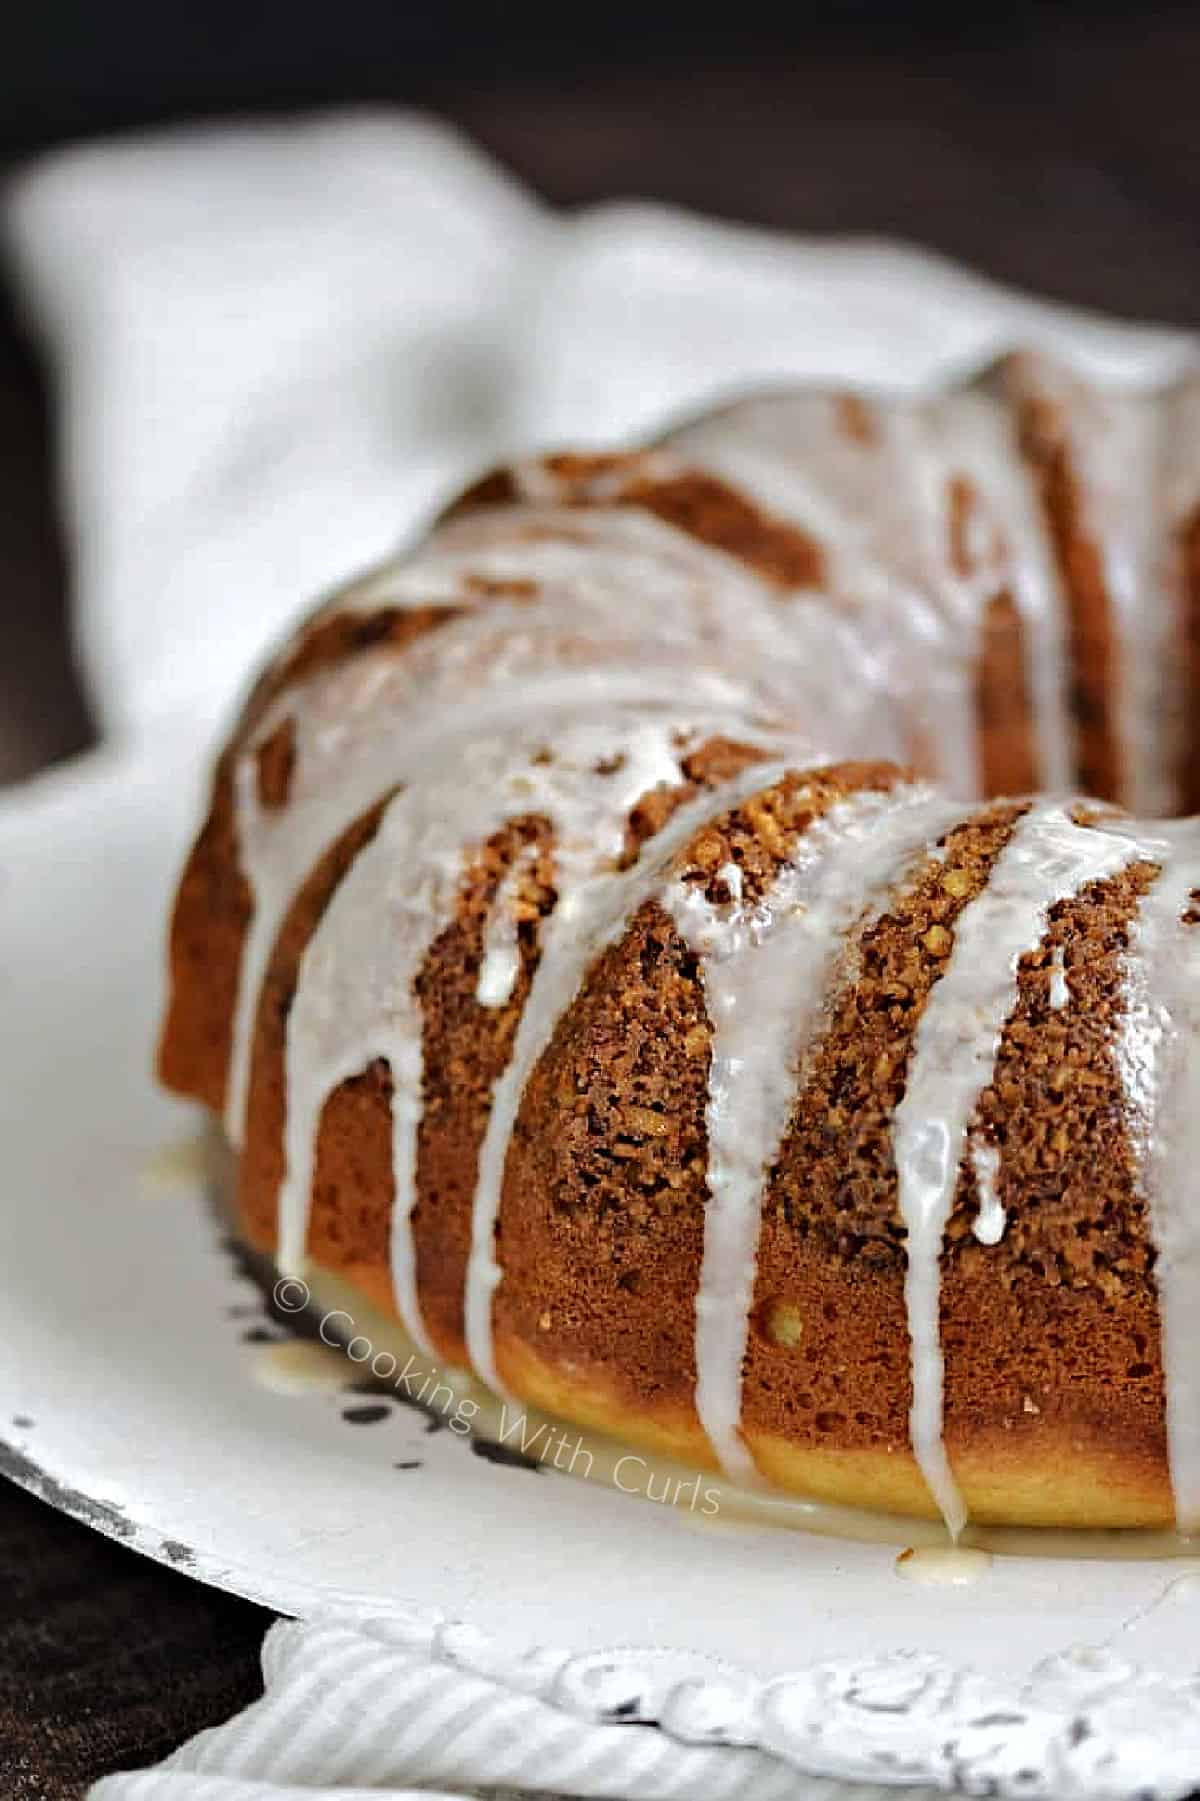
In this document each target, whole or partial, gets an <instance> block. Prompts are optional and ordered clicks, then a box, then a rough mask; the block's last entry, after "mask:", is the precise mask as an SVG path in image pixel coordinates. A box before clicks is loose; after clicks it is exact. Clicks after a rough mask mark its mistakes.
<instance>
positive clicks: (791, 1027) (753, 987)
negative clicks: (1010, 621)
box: [662, 786, 962, 1482]
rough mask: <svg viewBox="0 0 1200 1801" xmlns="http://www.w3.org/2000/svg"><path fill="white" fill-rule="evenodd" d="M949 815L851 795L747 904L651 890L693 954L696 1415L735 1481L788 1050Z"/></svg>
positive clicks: (804, 1034)
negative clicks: (701, 1025)
mask: <svg viewBox="0 0 1200 1801" xmlns="http://www.w3.org/2000/svg"><path fill="white" fill-rule="evenodd" d="M961 817H962V810H961V808H957V807H954V806H952V805H949V804H948V803H947V802H946V801H945V800H943V799H941V798H940V797H938V796H935V795H933V794H932V792H931V790H930V789H929V788H927V787H924V786H915V787H910V788H907V789H901V790H899V791H893V792H892V793H890V794H879V793H871V792H864V793H859V794H856V795H854V796H852V797H850V798H848V799H846V800H844V801H841V802H838V803H836V804H835V805H834V806H833V807H832V808H831V809H830V810H829V812H828V813H826V814H825V815H824V816H822V817H820V818H817V819H816V820H814V821H813V823H812V824H811V825H810V826H809V827H808V829H807V831H806V832H805V833H804V835H803V837H802V838H801V839H800V842H799V844H798V845H797V847H796V849H795V850H794V852H793V853H792V856H791V857H790V859H789V860H788V862H787V863H786V864H784V866H783V868H782V869H781V870H780V871H779V873H778V874H777V875H776V877H775V879H774V881H773V882H772V884H771V886H770V887H769V888H768V889H767V890H766V892H765V893H764V894H763V895H762V897H761V899H759V900H758V901H756V902H753V903H748V904H745V905H743V904H741V903H740V901H735V902H732V903H729V904H721V903H717V904H713V903H711V902H710V901H709V900H708V899H707V897H706V895H705V892H704V889H703V887H702V886H696V885H694V884H692V883H689V882H686V881H684V880H682V879H680V878H676V879H675V880H674V881H672V882H671V883H669V884H668V886H667V888H666V890H665V892H664V893H663V895H662V904H663V905H664V907H665V909H666V911H667V912H668V913H669V914H670V916H671V918H672V919H673V921H674V923H675V926H676V928H677V930H678V931H679V934H680V936H681V937H682V939H683V941H684V943H685V944H687V945H688V947H689V949H691V950H692V951H694V952H695V953H696V955H697V956H698V957H699V958H700V960H701V972H702V978H703V982H704V989H705V996H706V1000H707V1006H708V1014H709V1019H710V1022H711V1025H712V1034H713V1036H712V1046H711V1060H710V1066H709V1079H708V1101H707V1106H706V1111H705V1118H706V1125H707V1137H708V1202H707V1205H706V1207H705V1216H704V1250H703V1255H702V1259H701V1268H700V1282H699V1287H698V1291H697V1295H696V1411H697V1413H698V1415H699V1418H700V1423H701V1425H702V1426H703V1427H704V1430H705V1432H706V1433H707V1435H708V1439H709V1442H710V1444H711V1445H712V1447H713V1450H714V1452H715V1453H716V1455H717V1458H718V1460H719V1461H720V1464H721V1467H722V1469H723V1470H724V1471H725V1473H726V1474H727V1475H729V1476H731V1477H734V1478H735V1479H737V1480H738V1481H742V1482H747V1481H753V1480H754V1479H755V1475H756V1472H755V1467H754V1462H753V1459H752V1457H751V1455H750V1453H749V1451H748V1449H747V1447H746V1444H745V1441H744V1439H743V1438H742V1435H741V1432H740V1429H739V1422H740V1419H741V1411H742V1366H743V1363H744V1360H745V1353H746V1342H747V1336H748V1330H749V1317H750V1309H751V1306H752V1304H753V1298H754V1277H755V1265H756V1259H757V1253H758V1239H759V1230H760V1220H761V1212H762V1199H763V1189H764V1184H765V1181H766V1175H767V1170H768V1167H769V1165H770V1163H771V1162H772V1160H773V1159H774V1157H775V1156H776V1154H777V1153H778V1150H779V1146H780V1142H781V1140H782V1138H783V1135H784V1132H785V1129H786V1127H787V1122H788V1118H789V1115H790V1112H791V1108H792V1106H793V1104H794V1101H795V1095H796V1079H797V1070H798V1066H799V1063H800V1059H801V1057H802V1055H803V1052H804V1049H805V1045H806V1042H807V1041H808V1038H809V1035H810V1034H811V1033H812V1032H813V1030H814V1029H815V1026H816V1023H817V1019H818V1016H819V1008H820V1003H821V1001H822V999H823V997H824V995H825V992H826V989H827V987H828V984H829V981H830V978H831V976H832V974H833V971H834V968H835V965H836V963H837V961H838V958H839V956H840V954H841V952H842V949H843V940H844V934H845V932H846V930H847V929H848V928H849V927H850V926H851V925H853V924H854V922H855V921H856V920H857V919H858V918H859V917H860V916H861V915H862V914H863V913H864V911H865V910H866V909H868V908H870V906H871V905H872V904H873V902H874V901H876V900H877V898H878V897H879V895H880V893H881V892H886V891H887V889H888V888H889V887H890V885H891V884H892V883H893V882H894V881H895V880H896V879H897V877H898V876H899V875H900V874H901V873H902V872H903V871H904V869H905V868H906V867H907V865H908V864H909V863H910V862H911V860H912V859H913V858H914V857H915V856H917V855H919V854H920V853H922V852H926V851H927V850H928V849H929V847H930V846H931V844H932V843H934V842H935V841H936V839H937V838H938V836H939V835H940V834H941V833H942V832H944V831H945V830H947V829H948V827H949V826H950V825H951V824H952V823H954V821H955V820H957V819H960V818H961Z"/></svg>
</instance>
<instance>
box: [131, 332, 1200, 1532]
mask: <svg viewBox="0 0 1200 1801" xmlns="http://www.w3.org/2000/svg"><path fill="white" fill-rule="evenodd" d="M1198 751H1200V377H1196V378H1191V377H1188V378H1185V379H1183V380H1181V381H1179V382H1178V383H1177V384H1176V385H1175V386H1173V387H1171V388H1169V389H1166V390H1162V391H1158V392H1155V393H1153V394H1141V393H1139V394H1129V393H1103V392H1098V391H1096V390H1095V389H1094V388H1093V387H1091V386H1090V385H1088V384H1087V383H1086V382H1084V381H1083V380H1082V379H1080V378H1079V377H1077V376H1076V375H1074V374H1072V373H1071V372H1069V371H1067V370H1065V369H1064V368H1062V367H1058V366H1056V365H1053V364H1052V363H1050V362H1049V361H1048V360H1047V359H1046V358H1044V357H1043V356H1041V355H1038V354H1021V355H1018V356H1016V357H1013V358H1010V359H1008V360H1006V361H1005V362H1003V363H1002V364H1000V365H999V366H998V367H996V368H994V369H992V370H989V371H988V372H986V373H985V374H984V375H983V376H981V377H979V378H977V379H974V380H972V381H970V382H967V383H964V384H962V385H959V386H955V387H953V388H951V389H949V390H948V391H945V392H942V393H939V394H937V395H935V396H933V397H931V398H926V399H923V400H920V401H888V402H883V401H880V400H876V399H872V398H869V397H864V396H860V395H851V394H831V393H825V392H811V391H805V392H797V393H785V394H770V395H765V396H761V397H756V398H751V399H748V400H745V401H742V402H739V403H737V404H734V405H732V406H729V407H727V408H725V409H723V410H721V411H718V412H714V413H711V414H709V415H707V416H705V417H703V418H700V419H697V420H695V421H694V422H691V423H688V424H685V425H684V426H683V427H682V428H681V429H678V430H676V431H674V432H673V433H671V434H670V435H669V436H667V437H666V438H664V439H663V440H661V441H660V442H659V443H657V444H656V445H654V446H653V447H651V448H649V449H646V450H641V451H632V452H623V453H618V454H611V455H560V456H549V457H544V458H541V459H538V460H533V461H529V462H525V463H517V464H515V465H513V466H511V467H508V468H503V469H501V470H499V471H497V472H495V473H493V474H492V475H490V476H488V477H487V478H486V479H484V480H482V481H480V482H479V483H478V484H477V485H476V486H475V487H474V488H472V489H471V490H470V491H469V492H468V493H467V494H466V495H465V496H464V497H463V498H462V500H460V501H459V502H458V503H457V505H455V506H454V507H453V508H452V509H451V510H450V511H449V512H448V513H447V514H446V515H445V516H444V517H443V518H442V519H441V520H440V521H439V523H438V524H437V526H436V528H435V529H434V530H433V532H432V534H431V535H430V536H429V537H428V539H427V540H426V541H425V543H424V544H423V545H422V546H421V547H420V548H419V549H418V550H416V551H415V552H414V553H413V554H410V555H408V556H406V557H404V558H403V559H401V560H398V561H397V562H396V563H394V564H392V565H389V566H388V567H386V568H384V569H382V570H381V571H379V572H378V573H377V574H374V575H372V576H371V577H369V578H368V579H366V580H364V581H362V582H360V583H358V584H357V585H356V586H354V587H351V588H350V589H348V590H347V591H346V592H344V593H342V594H339V595H338V596H336V597H335V598H334V599H333V600H332V601H330V602H328V603H327V604H326V605H324V606H323V607H322V608H321V609H320V610H319V611H318V612H317V613H316V614H315V615H314V616H312V617H311V618H310V619H309V620H308V621H307V623H306V624H305V625H304V626H303V627H302V628H301V629H300V630H299V631H298V632H297V634H296V635H295V637H294V638H293V639H292V640H291V642H290V643H289V644H288V645H287V646H286V647H285V648H284V649H283V650H282V651H281V653H280V654H279V655H278V656H277V657H276V659H275V661H274V662H273V663H272V664H271V666H270V667H269V668H268V669H267V671H266V673H265V674H264V675H263V676H262V678H261V679H260V681H259V683H258V685H257V687H256V688H255V689H254V691H253V692H252V694H251V696H250V698H249V701H248V703H247V705H246V707H245V710H244V712H243V715H242V718H241V721H240V723H239V724H238V726H237V729H236V731H235V732H234V735H233V738H232V740H231V742H230V743H229V745H228V747H227V748H226V750H225V751H224V754H223V755H222V756H221V758H220V761H219V763H218V766H217V770H216V776H215V783H214V788H213V795H212V804H211V811H210V813H209V816H208V819H207V821H206V823H205V824H204V827H203V830H202V831H201V833H200V836H199V838H198V840H197V842H196V845H195V848H194V849H193V851H192V854H191V857H190V860H189V862H188V864H187V867H186V869H185V871H184V874H183V879H182V884H181V887H180V890H179V895H178V900H177V904H176V909H175V916H174V924H173V929H172V934H171V981H172V993H171V999H170V1004H169V1009H168V1014H167V1019H166V1024H165V1029H164V1033H163V1039H162V1046H161V1072H162V1076H163V1078H164V1080H165V1081H166V1082H167V1083H168V1084H169V1085H170V1086H171V1087H172V1088H174V1089H177V1090H179V1091H180V1092H181V1093H183V1094H185V1095H190V1096H193V1097H195V1098H196V1099H197V1100H199V1101H201V1102H203V1103H205V1104H206V1105H207V1106H208V1107H209V1108H211V1109H213V1110H214V1111H215V1112H217V1113H219V1114H221V1115H222V1116H223V1118H224V1122H225V1128H226V1130H227V1133H228V1136H229V1137H230V1139H231V1140H232V1141H233V1143H234V1145H235V1146H236V1147H237V1167H238V1178H237V1180H238V1194H237V1208H238V1214H239V1219H240V1222H241V1229H242V1231H243V1232H244V1235H245V1237H246V1239H247V1240H248V1241H249V1242H250V1243H251V1244H253V1245H254V1246H255V1247H258V1248H259V1249H262V1250H265V1251H268V1252H270V1253H272V1254H273V1255H274V1257H275V1259H276V1261H277V1263H278V1265H279V1267H280V1268H281V1269H283V1270H285V1271H289V1272H291V1271H301V1270H302V1269H304V1268H305V1267H306V1266H309V1267H311V1268H313V1269H315V1270H323V1271H327V1272H332V1273H333V1274H334V1275H335V1276H336V1277H337V1278H338V1279H340V1280H341V1281H343V1282H348V1283H350V1284H351V1285H352V1286H353V1287H354V1288H355V1289H356V1290H357V1291H358V1292H360V1293H361V1294H363V1295H364V1296H365V1297H367V1298H368V1299H369V1301H370V1302H371V1304H372V1305H374V1306H376V1307H379V1308H382V1309H384V1310H386V1311H387V1312H388V1313H390V1314H391V1313H394V1314H395V1315H397V1316H399V1318H400V1320H401V1321H402V1322H403V1324H404V1326H405V1328H406V1329H407V1331H408V1333H409V1334H410V1335H411V1336H412V1337H413V1338H414V1339H415V1340H416V1341H417V1343H418V1344H419V1345H420V1346H422V1347H424V1349H425V1350H426V1351H427V1352H428V1354H429V1355H430V1356H433V1357H436V1358H437V1359H439V1360H442V1361H445V1362H450V1363H454V1364H467V1365H469V1366H470V1367H471V1368H473V1369H474V1371H475V1372H476V1373H477V1374H478V1376H479V1377H480V1378H481V1379H482V1380H483V1381H484V1382H485V1383H487V1384H488V1385H489V1386H491V1387H492V1388H494V1389H495V1390H497V1391H498V1392H500V1393H501V1394H505V1395H509V1396H512V1397H516V1398H518V1399H520V1400H522V1401H524V1402H528V1403H530V1404H535V1405H537V1406H539V1407H544V1408H546V1409H549V1410H551V1411H552V1412H554V1413H556V1414H557V1415H559V1416H561V1417H563V1418H565V1419H566V1420H568V1421H571V1422H574V1423H576V1424H578V1425H580V1426H586V1427H592V1428H600V1429H603V1430H606V1431H609V1432H612V1433H614V1434H616V1435H618V1436H619V1437H621V1438H623V1439H625V1440H627V1441H631V1442H633V1443H635V1444H638V1445H640V1446H643V1447H649V1448H652V1449H656V1450H659V1451H661V1452H664V1453H669V1454H671V1455H674V1456H677V1457H680V1458H683V1459H685V1460H687V1461H688V1462H689V1463H691V1464H693V1465H696V1466H702V1467H720V1468H722V1469H724V1470H725V1471H726V1472H728V1473H729V1474H730V1475H732V1476H734V1477H736V1478H738V1479H741V1480H745V1481H751V1482H756V1481H765V1482H766V1483H768V1484H771V1485H775V1486H777V1487H780V1488H783V1489H787V1490H792V1491H796V1492H800V1493H803V1494H807V1495H811V1496H814V1497H817V1498H822V1499H828V1500H836V1501H842V1502H849V1503H854V1504H859V1505H864V1506H867V1507H874V1508H881V1509H888V1510H891V1511H900V1512H906V1513H909V1514H912V1515H929V1516H931V1517H936V1516H937V1514H939V1513H940V1514H941V1515H942V1516H943V1517H944V1518H945V1520H946V1521H947V1523H948V1524H949V1526H950V1527H951V1529H953V1530H957V1529H958V1527H959V1526H960V1525H961V1524H962V1522H963V1521H964V1520H965V1519H966V1518H968V1517H970V1518H971V1519H973V1520H979V1521H983V1522H988V1521H990V1522H1002V1523H1017V1524H1020V1523H1030V1524H1051V1525H1054V1524H1057V1525H1078V1526H1088V1525H1103V1526H1136V1525H1158V1524H1166V1523H1170V1522H1171V1521H1173V1520H1175V1519H1178V1522H1179V1524H1180V1525H1181V1526H1183V1527H1184V1528H1190V1527H1200V1229H1198V1226H1200V1203H1198V1200H1197V1197H1196V1196H1195V1194H1194V1193H1193V1184H1194V1182H1195V1181H1196V1179H1197V1176H1196V1172H1197V1170H1200V930H1198V929H1197V928H1198V927H1200V822H1196V821H1192V822H1188V821H1186V820H1183V819H1182V818H1180V817H1179V816H1180V815H1182V814H1185V813H1186V812H1187V811H1189V810H1195V809H1200V755H1198ZM1038 790H1041V791H1042V792H1043V793H1049V794H1050V795H1052V796H1053V797H1054V798H1050V799H1045V798H1037V799H1023V798H1006V797H1013V796H1018V797H1019V796H1022V795H1027V794H1031V793H1035V792H1036V791H1038ZM1126 808H1128V809H1129V811H1128V812H1126V811H1125V810H1124V809H1126ZM1133 815H1137V817H1136V818H1135V817H1133Z"/></svg>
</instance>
